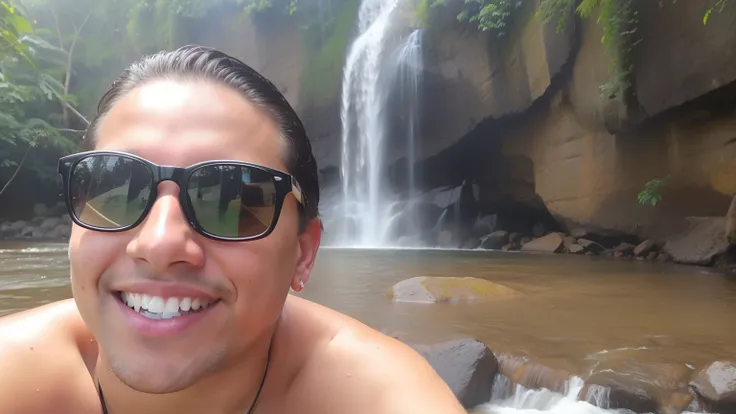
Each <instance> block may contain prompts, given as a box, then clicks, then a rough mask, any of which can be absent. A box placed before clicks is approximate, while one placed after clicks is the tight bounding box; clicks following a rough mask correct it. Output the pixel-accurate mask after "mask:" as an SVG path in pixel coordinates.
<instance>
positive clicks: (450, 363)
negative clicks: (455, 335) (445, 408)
mask: <svg viewBox="0 0 736 414" xmlns="http://www.w3.org/2000/svg"><path fill="white" fill-rule="evenodd" d="M404 343H406V344H407V345H409V346H410V347H412V348H413V349H414V350H415V351H417V352H418V353H419V354H421V355H422V356H423V357H424V358H425V359H426V360H427V362H429V364H430V365H431V366H432V368H434V370H435V371H437V373H438V374H439V376H440V377H441V378H442V379H443V380H444V381H445V382H446V383H447V385H448V386H449V387H450V389H451V390H452V392H453V393H454V394H455V396H456V397H457V398H458V400H460V403H461V404H462V405H463V407H465V408H466V409H469V408H472V407H475V406H477V405H480V404H483V403H485V402H488V400H490V399H491V391H492V388H493V379H494V377H495V376H496V372H497V370H498V361H497V360H496V357H495V356H494V355H493V351H491V349H490V348H488V346H487V345H486V344H484V343H482V342H480V341H478V340H476V339H474V338H465V339H458V340H454V341H447V342H441V343H437V344H429V345H423V344H414V343H411V342H408V341H404Z"/></svg>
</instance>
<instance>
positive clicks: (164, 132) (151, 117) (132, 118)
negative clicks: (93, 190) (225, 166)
mask: <svg viewBox="0 0 736 414" xmlns="http://www.w3.org/2000/svg"><path fill="white" fill-rule="evenodd" d="M96 132H97V133H96V143H95V148H96V149H110V150H119V151H127V152H131V153H135V154H138V155H140V156H142V157H145V158H148V159H150V160H151V161H154V162H156V163H162V164H169V165H180V166H184V165H190V164H193V163H196V162H200V161H205V160H212V159H229V160H233V159H235V160H241V161H247V162H254V163H258V164H263V165H266V166H270V167H273V168H279V169H283V168H284V165H283V164H284V162H283V161H284V155H285V154H286V143H285V140H283V139H281V134H280V132H279V129H278V127H277V126H276V124H275V123H274V122H273V121H272V120H271V118H270V117H269V116H268V115H267V114H266V112H265V111H264V110H262V109H260V108H257V107H256V106H254V105H252V104H251V103H250V102H248V101H246V100H245V99H244V98H243V97H242V96H241V95H240V94H239V93H238V92H237V91H234V90H232V89H230V88H228V87H226V86H223V85H218V84H215V83H210V82H201V81H197V82H181V81H168V80H167V81H157V82H152V83H150V84H147V85H143V86H141V87H138V88H136V89H134V90H132V91H131V92H129V93H127V94H125V95H124V96H122V97H121V98H120V99H119V100H118V102H116V103H115V104H114V105H113V107H112V108H111V110H110V112H109V113H108V114H107V115H106V116H105V117H104V118H103V119H102V120H101V122H100V124H99V127H98V129H97V131H96Z"/></svg>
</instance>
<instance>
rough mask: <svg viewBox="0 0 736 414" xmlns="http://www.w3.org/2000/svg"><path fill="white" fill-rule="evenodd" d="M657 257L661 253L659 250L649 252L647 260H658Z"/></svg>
mask: <svg viewBox="0 0 736 414" xmlns="http://www.w3.org/2000/svg"><path fill="white" fill-rule="evenodd" d="M657 257H659V253H657V252H649V254H648V255H647V260H652V261H654V260H657Z"/></svg>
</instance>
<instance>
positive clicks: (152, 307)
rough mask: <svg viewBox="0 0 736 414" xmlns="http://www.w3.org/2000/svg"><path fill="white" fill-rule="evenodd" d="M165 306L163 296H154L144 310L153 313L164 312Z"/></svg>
mask: <svg viewBox="0 0 736 414" xmlns="http://www.w3.org/2000/svg"><path fill="white" fill-rule="evenodd" d="M165 308H166V304H165V303H164V298H162V297H161V296H154V297H152V298H151V303H149V304H148V308H146V310H147V311H149V312H153V313H164V309H165Z"/></svg>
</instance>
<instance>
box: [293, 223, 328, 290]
mask: <svg viewBox="0 0 736 414" xmlns="http://www.w3.org/2000/svg"><path fill="white" fill-rule="evenodd" d="M321 240H322V221H321V220H320V219H319V218H313V219H311V220H309V222H308V223H307V225H306V226H305V228H304V231H303V232H302V233H301V234H300V235H299V252H298V254H299V257H297V260H296V268H295V269H294V277H292V279H291V288H292V289H294V290H295V291H297V292H299V291H301V290H302V289H303V288H304V285H305V284H306V283H307V281H308V280H309V276H310V274H311V273H312V267H314V261H315V259H316V257H317V250H319V244H320V242H321Z"/></svg>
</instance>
